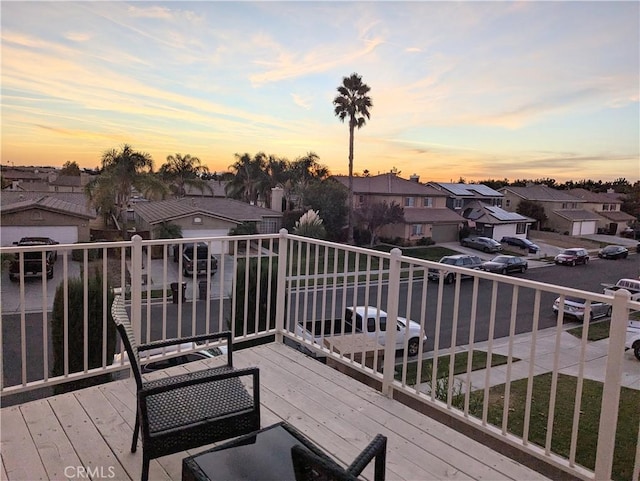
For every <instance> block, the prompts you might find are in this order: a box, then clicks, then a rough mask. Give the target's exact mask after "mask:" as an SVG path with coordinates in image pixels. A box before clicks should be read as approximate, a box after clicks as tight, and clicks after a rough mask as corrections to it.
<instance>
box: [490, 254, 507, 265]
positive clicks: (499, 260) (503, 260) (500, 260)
mask: <svg viewBox="0 0 640 481" xmlns="http://www.w3.org/2000/svg"><path fill="white" fill-rule="evenodd" d="M491 262H497V263H498V264H506V263H508V262H509V257H507V256H498V257H494V258H493V259H492V260H491Z"/></svg>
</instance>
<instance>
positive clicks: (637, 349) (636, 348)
mask: <svg viewBox="0 0 640 481" xmlns="http://www.w3.org/2000/svg"><path fill="white" fill-rule="evenodd" d="M633 355H634V356H636V359H637V360H638V361H640V341H638V342H636V343H635V344H634V345H633Z"/></svg>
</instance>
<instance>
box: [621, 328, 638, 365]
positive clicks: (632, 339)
mask: <svg viewBox="0 0 640 481" xmlns="http://www.w3.org/2000/svg"><path fill="white" fill-rule="evenodd" d="M624 349H625V351H626V350H629V349H633V355H634V356H636V359H637V360H638V361H640V321H629V325H628V326H627V339H626V341H625V343H624Z"/></svg>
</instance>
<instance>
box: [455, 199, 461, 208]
mask: <svg viewBox="0 0 640 481" xmlns="http://www.w3.org/2000/svg"><path fill="white" fill-rule="evenodd" d="M453 208H454V209H462V199H453Z"/></svg>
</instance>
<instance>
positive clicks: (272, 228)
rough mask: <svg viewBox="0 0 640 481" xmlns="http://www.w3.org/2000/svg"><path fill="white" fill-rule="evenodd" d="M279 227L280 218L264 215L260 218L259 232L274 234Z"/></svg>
mask: <svg viewBox="0 0 640 481" xmlns="http://www.w3.org/2000/svg"><path fill="white" fill-rule="evenodd" d="M279 229H280V219H274V218H271V217H265V218H263V219H262V225H261V228H260V233H261V234H275V233H276V232H278V230H279Z"/></svg>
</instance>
